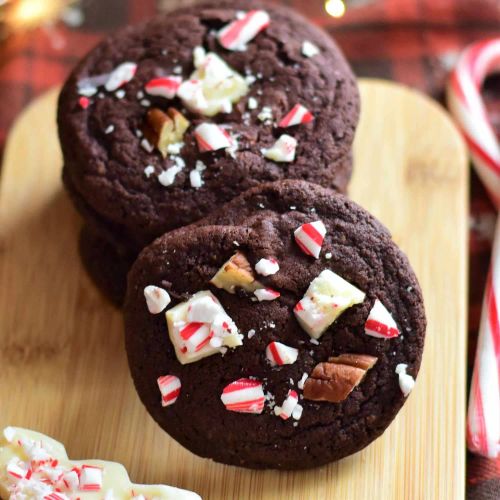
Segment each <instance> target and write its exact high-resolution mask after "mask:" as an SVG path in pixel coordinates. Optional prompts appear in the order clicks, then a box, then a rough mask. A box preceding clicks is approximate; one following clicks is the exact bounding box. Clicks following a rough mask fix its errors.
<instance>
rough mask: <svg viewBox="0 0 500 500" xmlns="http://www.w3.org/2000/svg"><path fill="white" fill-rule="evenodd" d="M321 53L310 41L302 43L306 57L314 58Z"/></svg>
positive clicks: (303, 53)
mask: <svg viewBox="0 0 500 500" xmlns="http://www.w3.org/2000/svg"><path fill="white" fill-rule="evenodd" d="M319 53H320V50H319V48H318V47H317V46H316V45H314V43H312V42H310V41H309V40H304V42H303V43H302V55H303V56H304V57H314V56H316V55H318V54H319Z"/></svg>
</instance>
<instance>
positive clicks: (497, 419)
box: [448, 38, 500, 457]
mask: <svg viewBox="0 0 500 500" xmlns="http://www.w3.org/2000/svg"><path fill="white" fill-rule="evenodd" d="M496 69H500V38H495V39H491V40H484V41H481V42H478V43H475V44H472V45H470V46H469V47H468V48H467V49H466V50H465V51H464V52H463V53H462V55H461V56H460V58H459V60H458V63H457V66H456V67H455V69H454V71H453V72H452V74H451V78H450V82H449V85H448V106H449V108H450V111H451V112H452V114H453V116H454V117H455V120H456V121H457V123H458V126H459V127H460V129H461V131H462V134H463V136H464V138H465V141H466V142H467V145H468V146H469V150H470V154H471V158H472V162H473V164H474V167H475V168H476V171H477V173H478V175H479V177H480V178H481V180H482V182H483V184H484V186H485V188H486V189H487V191H488V194H489V196H490V197H491V199H492V201H493V203H494V204H495V206H496V207H497V209H499V208H500V144H499V143H498V140H497V138H496V135H495V132H494V130H493V127H492V126H491V124H490V123H489V121H488V118H487V113H486V108H485V106H484V103H483V101H482V98H481V86H482V84H483V82H484V80H485V78H486V77H487V75H488V74H489V73H491V72H493V71H495V70H496ZM499 298H500V223H499V220H498V219H497V227H496V231H495V242H494V244H493V251H492V256H491V265H490V270H489V274H488V281H487V284H486V290H485V294H484V299H483V309H482V314H481V323H480V326H479V336H478V345H477V351H476V359H475V363H474V372H473V374H472V384H471V391H470V397H469V411H468V414H467V445H468V447H469V450H471V451H472V452H474V453H478V454H480V455H484V456H487V457H496V456H498V455H499V453H500V325H499Z"/></svg>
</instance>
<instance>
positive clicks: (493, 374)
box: [467, 219, 500, 457]
mask: <svg viewBox="0 0 500 500" xmlns="http://www.w3.org/2000/svg"><path fill="white" fill-rule="evenodd" d="M499 311H500V219H497V227H496V233H495V244H494V246H493V252H492V256H491V267H490V271H489V274H488V281H487V283H486V291H485V294H484V299H483V310H482V314H481V323H480V325H479V336H478V344H477V350H476V359H475V363H474V372H473V374H472V382H471V390H470V397H469V411H468V414H467V445H468V447H469V450H471V451H472V452H474V453H478V454H480V455H484V456H487V457H496V456H498V454H499V453H500V323H499V320H500V317H499Z"/></svg>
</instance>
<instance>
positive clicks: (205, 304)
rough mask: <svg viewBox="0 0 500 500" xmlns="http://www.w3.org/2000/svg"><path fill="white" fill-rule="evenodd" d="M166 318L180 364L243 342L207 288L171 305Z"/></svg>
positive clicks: (234, 326) (230, 320)
mask: <svg viewBox="0 0 500 500" xmlns="http://www.w3.org/2000/svg"><path fill="white" fill-rule="evenodd" d="M166 319H167V326H168V333H169V336H170V340H171V341H172V344H173V346H174V348H175V354H176V356H177V359H178V360H179V361H180V363H182V364H187V363H193V362H195V361H198V360H200V359H202V358H205V357H207V356H212V355H213V354H217V353H220V352H221V348H222V346H224V347H238V346H240V345H242V338H243V335H241V334H240V333H239V332H238V328H237V326H236V325H235V323H234V321H233V320H232V319H231V318H230V317H229V316H228V314H227V313H226V312H225V311H224V308H223V307H222V305H221V304H220V302H219V301H218V300H217V298H216V297H215V295H213V294H212V293H211V292H209V291H201V292H198V293H196V294H194V295H193V296H192V297H191V298H190V299H189V300H187V301H186V302H181V303H180V304H177V305H176V306H175V307H172V308H171V309H169V310H168V311H167V312H166Z"/></svg>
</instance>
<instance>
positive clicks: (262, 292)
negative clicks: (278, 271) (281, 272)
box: [253, 288, 280, 302]
mask: <svg viewBox="0 0 500 500" xmlns="http://www.w3.org/2000/svg"><path fill="white" fill-rule="evenodd" d="M253 293H254V295H255V296H256V297H257V299H258V300H259V302H262V301H263V300H275V299H277V298H278V297H279V296H280V293H279V292H277V291H276V290H273V289H272V288H259V289H258V290H255V292H253Z"/></svg>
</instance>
